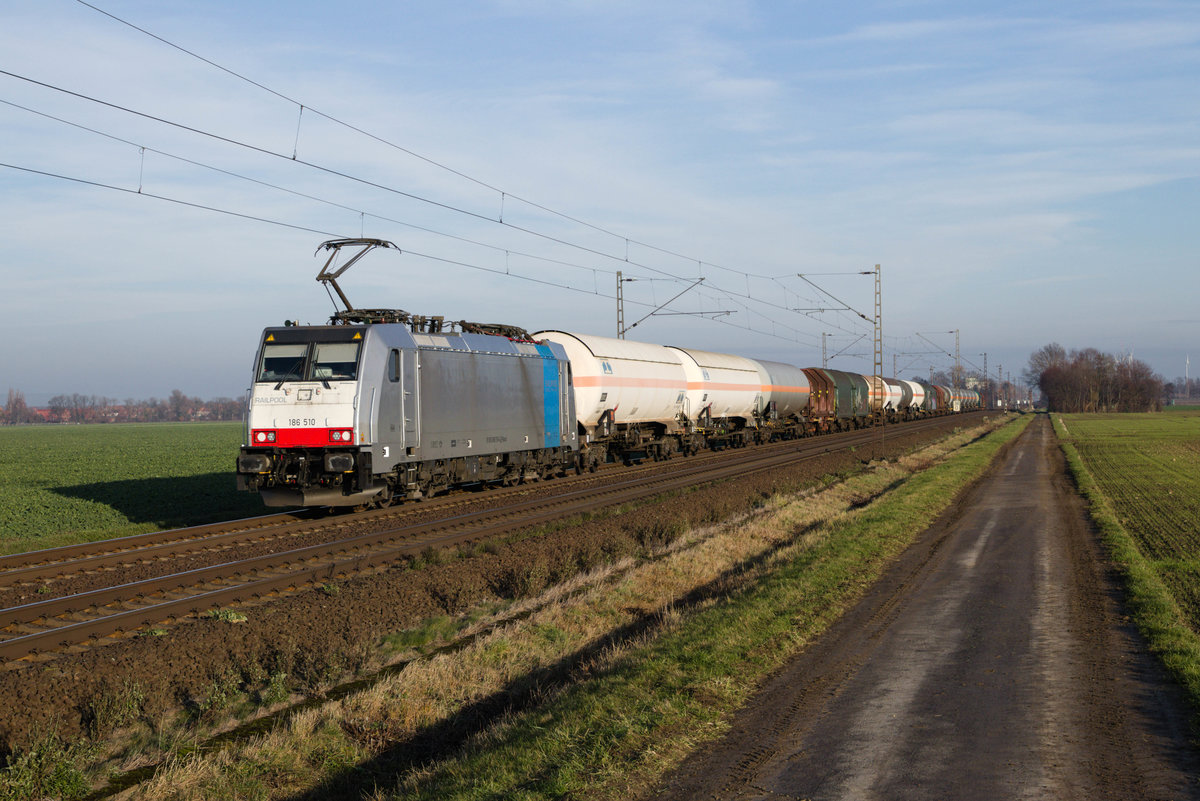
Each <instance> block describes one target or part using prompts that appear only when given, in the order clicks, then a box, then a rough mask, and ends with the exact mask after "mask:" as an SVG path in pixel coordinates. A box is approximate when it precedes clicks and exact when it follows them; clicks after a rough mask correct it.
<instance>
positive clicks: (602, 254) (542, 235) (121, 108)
mask: <svg viewBox="0 0 1200 801" xmlns="http://www.w3.org/2000/svg"><path fill="white" fill-rule="evenodd" d="M0 75H7V76H9V77H11V78H15V79H17V80H21V81H25V82H27V83H31V84H33V85H36V86H40V87H43V88H45V89H49V90H51V91H55V92H60V93H62V94H66V95H69V96H71V97H75V98H78V99H80V100H85V101H88V102H91V103H95V104H98V105H102V106H105V107H107V108H111V109H114V110H117V111H121V112H123V113H127V114H131V115H134V116H137V117H141V118H143V119H148V120H151V121H153V122H157V123H160V124H163V125H167V126H170V127H174V128H178V129H180V130H184V131H187V132H189V133H193V134H196V135H199V136H204V137H208V138H211V139H214V140H217V141H220V142H223V143H226V144H229V145H233V146H235V147H241V148H245V149H247V150H250V151H252V152H255V153H258V154H261V155H267V156H273V157H275V158H278V159H283V160H285V161H291V162H293V163H296V164H301V165H303V166H306V167H309V168H311V169H314V170H317V171H319V172H322V173H325V174H328V175H332V176H334V177H338V178H343V179H346V180H349V181H353V182H357V183H360V184H363V185H366V186H370V187H372V188H376V189H380V190H383V191H385V192H389V193H393V194H397V195H400V196H402V197H406V198H409V199H412V200H417V201H419V202H423V203H427V204H430V205H433V206H435V207H438V208H441V209H444V210H446V211H451V212H455V213H458V214H463V215H466V216H469V217H472V218H474V219H478V220H481V221H486V222H489V223H494V224H498V225H503V226H505V227H508V228H510V229H512V230H515V231H518V232H521V233H525V234H528V235H530V236H533V237H536V238H539V239H542V240H544V241H548V242H553V243H555V244H559V245H563V246H565V247H570V248H574V249H577V250H581V251H583V252H585V253H590V254H592V255H595V256H599V257H602V258H606V259H613V260H617V261H621V262H622V263H624V264H632V265H634V266H637V267H641V268H642V269H644V270H648V271H650V272H653V273H657V274H659V275H664V276H668V277H670V278H674V279H676V280H680V281H683V280H687V279H685V278H683V277H682V276H679V275H676V274H674V273H672V272H670V271H668V270H663V269H661V268H658V267H654V266H652V265H648V264H644V263H641V262H636V261H630V260H629V259H628V257H625V258H624V259H622V258H621V257H619V256H615V255H613V254H611V253H606V252H604V251H601V250H597V249H595V248H591V247H588V246H585V245H581V244H578V243H575V242H571V241H569V240H566V239H563V238H561V237H556V236H552V235H550V234H545V233H542V232H540V231H536V230H534V229H531V228H527V227H525V226H520V225H515V224H513V223H511V222H504V221H503V220H499V219H495V218H492V217H489V216H487V215H484V214H480V213H478V212H473V211H470V210H468V209H462V208H459V207H457V206H453V205H450V204H447V203H442V202H441V201H437V200H433V199H431V198H427V197H424V196H421V195H417V194H415V193H412V192H406V191H404V190H401V189H397V188H395V187H390V186H387V185H384V184H380V183H378V182H376V181H371V180H368V179H365V178H360V177H358V176H354V175H351V174H349V173H345V172H342V171H340V170H335V169H332V168H330V167H325V166H322V165H320V164H316V163H313V162H309V161H306V160H303V159H297V158H289V157H288V156H286V155H284V154H281V153H277V152H275V151H272V150H269V149H267V148H263V147H259V146H257V145H253V144H250V143H247V142H242V141H240V140H237V139H233V138H231V137H227V136H223V135H221V134H216V133H213V132H211V131H205V130H203V129H200V128H196V127H194V126H190V125H186V124H183V123H179V122H175V121H173V120H168V119H166V118H163V117H159V116H156V115H153V114H149V113H147V112H143V111H138V110H136V109H131V108H128V107H126V106H122V105H119V104H116V103H111V102H109V101H106V100H101V99H99V98H96V97H92V96H90V95H86V94H83V93H80V92H75V91H72V90H70V89H66V88H63V87H59V86H55V85H53V84H49V83H46V82H44V81H39V80H36V79H33V78H29V77H26V76H23V75H18V74H16V73H13V72H9V71H7V70H3V69H0ZM401 224H406V223H401ZM698 263H699V264H700V265H701V266H703V265H704V264H707V262H698ZM710 266H715V265H710ZM714 289H717V290H720V291H722V292H725V293H726V294H729V295H734V296H738V297H745V298H747V299H748V300H751V301H753V302H755V303H760V304H763V305H766V306H770V307H773V308H776V309H779V310H781V311H790V309H788V308H787V307H786V306H782V305H780V304H777V303H773V302H771V301H768V300H763V299H760V298H756V297H753V296H752V295H750V294H749V293H741V292H736V291H733V290H729V289H725V288H722V287H715V286H714ZM780 324H781V323H780Z"/></svg>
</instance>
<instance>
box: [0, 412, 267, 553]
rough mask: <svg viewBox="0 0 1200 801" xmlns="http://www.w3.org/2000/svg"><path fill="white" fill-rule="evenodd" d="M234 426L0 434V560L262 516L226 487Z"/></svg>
mask: <svg viewBox="0 0 1200 801" xmlns="http://www.w3.org/2000/svg"><path fill="white" fill-rule="evenodd" d="M241 437H242V424H241V423H161V424H159V423H142V424H128V425H83V426H31V427H21V428H0V465H3V470H4V478H3V483H0V552H3V553H14V552H18V551H27V550H32V549H35V548H50V547H55V546H59V545H66V544H69V543H72V542H81V541H85V540H95V539H105V538H108V537H121V536H125V535H128V534H140V533H142V532H146V531H156V530H160V529H164V528H175V527H178V526H187V525H196V524H199V523H207V522H213V521H217V520H232V519H236V518H239V517H250V516H253V515H258V514H264V513H265V512H266V511H267V510H266V509H265V508H264V507H263V505H262V501H261V500H260V499H259V497H258V496H257V495H253V494H251V493H244V492H242V493H239V492H237V490H236V489H235V482H234V462H235V459H236V458H237V452H238V446H239V444H240V442H241Z"/></svg>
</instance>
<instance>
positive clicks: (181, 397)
mask: <svg viewBox="0 0 1200 801" xmlns="http://www.w3.org/2000/svg"><path fill="white" fill-rule="evenodd" d="M244 407H245V404H244V402H243V401H241V400H234V399H233V398H214V399H212V400H201V399H200V398H190V397H188V396H187V395H185V394H183V393H182V392H180V391H179V390H177V389H176V390H172V392H171V394H170V396H169V397H167V398H163V399H159V398H149V399H148V400H136V399H134V398H126V399H125V400H123V401H119V400H117V399H116V398H106V397H104V396H101V395H80V394H79V393H75V394H72V395H55V396H54V397H53V398H51V399H50V400H49V402H48V403H47V404H46V407H45V408H42V409H35V408H33V407H31V406H29V405H28V404H27V403H26V402H25V395H24V394H23V393H22V392H21V391H20V390H15V389H10V390H9V391H8V402H7V403H6V404H5V405H4V408H3V410H0V425H25V424H30V423H164V422H187V421H196V420H241V419H242V411H243V409H244Z"/></svg>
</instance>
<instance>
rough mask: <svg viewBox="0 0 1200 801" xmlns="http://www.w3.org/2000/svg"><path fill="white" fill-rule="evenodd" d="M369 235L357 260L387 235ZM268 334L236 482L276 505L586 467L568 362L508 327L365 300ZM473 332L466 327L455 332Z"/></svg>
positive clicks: (379, 500) (416, 491)
mask: <svg viewBox="0 0 1200 801" xmlns="http://www.w3.org/2000/svg"><path fill="white" fill-rule="evenodd" d="M354 245H360V246H363V250H362V251H360V252H359V253H358V254H357V255H356V256H355V257H354V258H353V259H352V260H351V262H350V263H353V261H354V260H357V259H358V258H359V257H361V256H362V255H363V254H364V253H366V252H367V251H368V250H370V249H372V248H374V247H395V246H394V245H392V244H391V243H388V242H384V241H382V240H360V239H352V240H334V241H332V242H326V243H324V244H323V245H322V247H324V248H326V249H330V250H333V251H334V253H333V254H331V256H330V260H329V262H327V263H326V266H325V268H324V269H323V270H322V272H321V274H320V275H319V276H318V279H319V280H323V281H327V282H330V283H333V286H334V288H335V289H337V292H338V294H339V295H340V296H341V297H342V298H343V300H345V296H344V295H342V293H341V290H340V289H338V288H337V285H336V283H334V279H335V278H336V276H337V275H340V273H341V272H344V271H345V269H346V267H348V266H349V264H350V263H347V264H346V265H344V266H343V267H342V268H341V270H339V271H337V272H336V273H330V272H329V265H330V264H331V263H332V261H333V258H334V256H336V252H337V250H338V249H340V248H342V247H346V246H354ZM346 305H347V309H346V310H345V311H341V312H337V313H335V314H334V315H333V318H332V319H331V323H332V324H330V325H322V326H290V325H289V326H282V327H277V328H268V329H266V330H265V331H264V332H263V335H262V341H261V343H260V346H259V348H258V352H257V355H256V357H255V363H254V375H253V387H252V389H251V390H250V392H249V395H248V399H247V415H246V439H245V444H244V445H243V446H242V448H241V452H240V454H239V456H238V460H237V478H238V488H239V489H244V490H253V491H257V492H259V493H260V494H261V495H262V498H263V502H264V503H265V504H266V505H268V506H309V505H318V506H366V505H371V504H383V503H387V502H390V501H391V500H393V499H395V498H421V497H424V496H427V495H430V494H433V493H436V492H439V491H441V490H444V489H448V488H449V487H451V486H456V485H463V484H472V483H481V482H503V483H514V482H518V481H523V480H530V479H533V478H544V477H549V476H551V475H554V474H557V473H561V472H562V471H563V470H565V469H567V468H568V467H571V466H573V465H574V464H575V462H576V459H575V454H576V451H577V450H578V447H579V446H578V433H577V431H576V425H575V402H574V391H573V388H572V384H571V371H570V364H569V363H568V361H567V358H566V354H565V353H564V351H563V349H562V347H561V346H558V345H554V344H539V343H537V342H533V341H532V340H531V339H530V338H529V336H528V334H526V333H525V332H524V331H522V330H520V329H517V328H513V327H510V326H500V325H485V324H472V323H465V322H464V323H456V324H451V325H449V326H446V325H445V324H444V323H443V321H442V319H441V318H436V317H435V318H424V317H416V316H413V315H409V314H407V313H406V312H403V311H399V310H362V309H353V308H351V307H350V305H349V303H348V302H347V304H346ZM456 328H457V329H461V330H455V329H456Z"/></svg>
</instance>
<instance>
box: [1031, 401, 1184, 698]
mask: <svg viewBox="0 0 1200 801" xmlns="http://www.w3.org/2000/svg"><path fill="white" fill-rule="evenodd" d="M1054 417H1055V428H1056V429H1057V431H1058V433H1059V436H1060V438H1061V439H1062V440H1063V442H1064V448H1065V450H1066V452H1067V456H1068V459H1071V460H1072V468H1073V469H1074V471H1075V473H1076V478H1077V480H1078V481H1079V483H1080V487H1081V489H1082V490H1083V491H1084V494H1085V495H1087V496H1088V498H1089V501H1090V502H1091V505H1092V515H1093V517H1094V518H1095V519H1096V521H1097V524H1098V525H1099V527H1100V529H1101V531H1102V533H1103V535H1104V537H1105V541H1106V542H1107V543H1108V545H1109V547H1110V549H1111V550H1112V552H1113V554H1114V557H1115V558H1116V560H1117V561H1118V563H1120V564H1121V565H1122V567H1123V569H1124V571H1125V574H1126V579H1127V582H1128V584H1129V587H1130V596H1131V601H1132V604H1133V607H1134V614H1135V617H1136V618H1137V620H1138V624H1139V626H1140V627H1141V628H1142V630H1143V631H1145V632H1146V633H1147V635H1148V637H1149V639H1150V643H1151V647H1152V648H1154V649H1155V650H1156V651H1158V652H1159V653H1160V654H1162V655H1163V659H1164V661H1165V662H1166V663H1167V665H1168V667H1170V668H1171V669H1172V671H1174V672H1175V674H1176V675H1177V676H1178V677H1179V678H1180V680H1181V681H1183V683H1184V684H1185V685H1187V686H1188V687H1189V688H1190V690H1191V692H1192V697H1193V701H1194V702H1196V703H1197V707H1198V709H1200V637H1198V636H1197V635H1200V410H1176V411H1172V412H1171V413H1170V414H1112V415H1094V414H1093V415H1086V414H1067V415H1061V416H1060V415H1055V416H1054ZM1081 468H1082V471H1083V472H1081Z"/></svg>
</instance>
